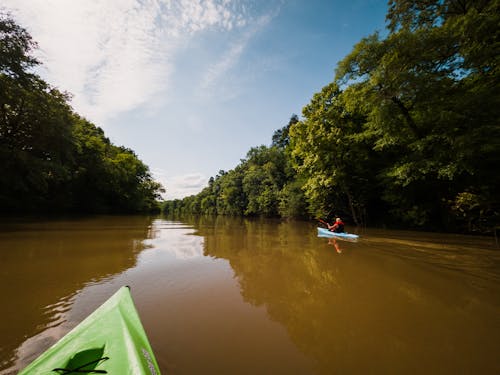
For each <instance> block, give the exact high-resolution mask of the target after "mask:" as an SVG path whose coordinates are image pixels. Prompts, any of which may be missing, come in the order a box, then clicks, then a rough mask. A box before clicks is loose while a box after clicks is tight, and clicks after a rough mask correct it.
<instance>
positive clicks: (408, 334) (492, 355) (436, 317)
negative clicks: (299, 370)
mask: <svg viewBox="0 0 500 375" xmlns="http://www.w3.org/2000/svg"><path fill="white" fill-rule="evenodd" d="M192 224H193V225H194V226H195V228H197V229H198V232H199V234H201V235H203V237H204V238H205V254H207V255H210V256H213V257H216V258H223V259H227V260H228V261H229V263H230V264H231V267H232V269H233V270H234V271H235V274H236V277H237V279H238V282H239V285H240V288H241V294H242V296H243V297H244V299H245V300H246V301H247V302H249V303H251V304H253V305H255V306H265V308H266V311H267V313H268V315H269V317H270V318H271V319H272V320H274V321H278V322H280V323H281V324H282V325H283V326H284V327H286V329H287V331H288V334H289V335H290V337H291V338H292V340H293V342H294V343H295V344H296V345H297V347H298V348H300V350H301V351H302V352H303V353H305V354H306V355H307V356H308V357H310V358H314V359H315V361H316V365H317V367H316V371H318V372H319V373H322V374H331V373H381V374H382V373H383V374H385V373H422V372H423V373H457V372H462V373H494V372H495V371H497V372H498V370H499V369H498V363H497V361H496V358H497V353H496V349H495V348H496V344H495V342H496V341H497V340H498V339H499V338H500V308H499V307H500V298H499V297H500V293H499V287H498V284H496V283H495V282H496V280H497V278H498V275H499V267H498V266H499V264H500V262H499V256H498V254H495V253H492V252H491V250H489V251H486V253H485V252H482V251H481V245H480V246H479V248H478V247H477V245H478V243H479V244H480V243H481V239H480V240H479V242H478V241H476V242H474V246H472V247H471V246H466V245H465V246H464V244H463V243H461V244H460V245H459V246H458V247H457V246H456V245H454V244H453V241H452V243H451V244H450V243H448V245H444V246H441V243H442V242H444V240H443V236H441V238H440V241H438V242H437V243H436V242H433V241H432V240H433V238H432V235H431V236H427V237H424V236H425V234H421V237H420V238H418V239H417V238H414V236H415V234H414V233H413V234H411V235H410V236H408V235H407V234H405V233H397V232H396V233H395V237H393V235H394V233H392V235H391V236H387V235H386V237H385V238H386V239H387V240H386V241H384V240H383V239H382V238H381V237H377V232H376V231H374V232H373V233H370V231H368V232H367V233H366V234H365V235H364V236H363V238H364V239H363V240H362V241H359V242H358V243H350V242H342V244H340V243H339V241H335V240H333V241H325V239H323V238H316V236H315V231H314V229H313V228H312V227H309V226H308V225H304V223H282V222H278V221H276V222H274V223H271V224H269V222H268V223H267V224H266V225H263V224H262V222H259V221H258V220H254V221H251V220H247V221H238V220H237V221H234V220H225V219H218V220H216V222H215V225H214V226H213V227H212V226H210V225H206V224H204V223H203V221H201V222H200V223H196V222H195V221H193V222H192ZM236 233H237V234H236ZM398 235H399V236H400V237H401V238H397V237H398ZM429 237H430V238H429ZM329 246H333V248H334V249H335V252H332V251H328V250H327V249H328V248H329ZM339 253H342V255H343V256H342V257H337V256H334V255H336V254H339ZM444 260H445V261H444ZM444 263H446V264H448V265H449V264H453V267H450V268H448V269H443V268H442V267H443V264H444ZM484 270H487V271H490V272H491V275H487V276H486V278H485V279H484V281H485V284H483V285H482V286H481V287H480V288H478V285H477V284H475V283H474V282H471V281H473V280H474V278H469V277H468V276H469V275H474V274H475V272H476V271H481V272H483V271H484ZM457 271H458V272H457Z"/></svg>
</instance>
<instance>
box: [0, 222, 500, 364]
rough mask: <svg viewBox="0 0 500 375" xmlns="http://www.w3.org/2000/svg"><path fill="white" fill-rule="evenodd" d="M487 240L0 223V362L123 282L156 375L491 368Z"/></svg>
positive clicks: (249, 225) (493, 280)
mask: <svg viewBox="0 0 500 375" xmlns="http://www.w3.org/2000/svg"><path fill="white" fill-rule="evenodd" d="M490 242H491V241H490ZM488 246H489V245H488V240H487V239H481V238H474V239H472V240H471V239H470V238H468V237H463V236H462V237H455V236H448V237H446V236H437V235H431V234H422V233H413V232H395V231H375V230H367V231H365V232H363V233H362V236H361V239H360V240H359V241H358V242H347V241H339V240H338V239H336V241H335V240H334V239H327V238H318V237H317V231H316V227H315V226H314V224H313V223H311V224H308V223H304V222H281V221H278V220H261V219H255V220H244V219H240V218H216V219H213V218H207V217H203V218H188V219H183V220H164V219H160V218H155V219H151V218H138V217H135V218H134V217H127V218H125V217H122V218H120V217H117V218H114V217H113V218H110V217H107V218H103V219H99V218H93V219H80V220H76V219H73V220H69V221H63V220H60V221H54V220H53V221H50V222H33V223H22V224H15V223H14V224H6V225H2V226H1V229H0V261H1V268H0V288H2V289H0V291H1V292H2V293H3V295H4V296H5V297H4V298H5V299H4V301H8V302H9V303H8V304H5V307H3V311H2V319H1V322H0V324H1V325H2V326H1V327H0V329H1V332H2V336H4V337H1V338H0V348H1V351H0V354H1V357H0V360H1V361H2V363H1V367H0V368H7V367H9V366H11V369H12V368H16V366H17V368H19V367H20V366H22V363H26V362H27V361H28V359H30V358H31V357H32V356H35V354H39V352H40V351H41V350H43V348H46V347H47V346H48V345H50V343H52V342H54V341H55V340H56V339H57V338H59V337H61V336H62V335H63V334H64V333H65V332H66V331H67V330H68V329H69V328H71V327H72V326H74V325H75V324H77V323H78V322H79V321H81V320H82V319H83V318H84V317H85V316H87V315H88V314H89V313H90V312H91V311H93V310H94V309H95V307H97V306H98V305H99V304H100V303H101V302H103V301H104V300H105V299H106V298H107V297H109V296H110V295H111V294H113V292H114V291H116V290H117V289H118V288H119V287H120V286H122V285H125V284H126V285H130V286H131V287H132V295H133V297H134V301H135V303H136V306H137V308H138V310H139V315H140V316H141V320H142V322H143V325H144V327H145V329H146V332H148V336H149V339H150V341H151V344H152V346H153V348H154V351H155V353H156V357H157V359H158V362H159V364H160V368H161V369H162V371H163V372H164V373H174V374H198V373H252V374H253V373H287V374H332V373H340V374H352V373H354V374H357V373H370V374H377V373H380V374H387V373H409V374H411V373H440V374H442V373H443V374H452V373H453V374H455V373H500V369H499V368H498V367H499V366H498V361H497V353H496V347H497V342H498V341H499V339H500V286H499V284H500V283H498V281H499V280H500V278H499V275H500V252H495V251H493V250H491V247H488ZM7 322H8V323H7ZM4 332H5V334H4ZM12 353H17V356H18V357H19V358H21V359H22V360H18V362H17V364H14V365H13V366H12V364H13V363H14V361H15V360H16V358H15V355H13V354H12ZM23 361H24V362H23ZM4 373H5V372H2V371H1V370H0V374H4Z"/></svg>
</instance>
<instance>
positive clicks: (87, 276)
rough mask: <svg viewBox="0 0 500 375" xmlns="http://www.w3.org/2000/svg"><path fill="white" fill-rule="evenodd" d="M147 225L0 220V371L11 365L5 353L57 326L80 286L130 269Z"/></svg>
mask: <svg viewBox="0 0 500 375" xmlns="http://www.w3.org/2000/svg"><path fill="white" fill-rule="evenodd" d="M151 223H152V219H150V218H147V217H118V216H117V217H112V218H110V217H102V218H95V217H94V218H80V219H75V218H73V219H71V220H67V219H64V220H61V219H47V220H40V219H36V220H33V221H31V220H26V219H24V220H19V221H16V220H9V221H3V222H2V223H1V226H0V227H1V230H0V265H1V268H0V295H1V296H2V299H3V301H4V303H2V315H1V316H2V319H0V332H1V333H2V340H1V342H2V345H0V368H5V367H8V366H10V365H12V364H13V361H14V360H15V358H14V357H12V356H11V353H12V352H14V350H15V349H16V348H17V347H18V346H20V344H21V343H22V342H23V341H24V340H25V339H26V338H28V337H31V336H33V335H36V334H37V333H39V332H45V331H47V332H50V330H56V329H58V328H57V327H61V324H62V323H63V322H64V321H65V314H66V313H67V312H68V310H69V308H70V307H71V306H72V305H73V303H74V296H75V295H76V294H77V293H78V291H79V290H81V288H82V287H83V286H84V285H87V284H88V283H91V282H100V281H101V280H103V279H105V278H107V277H109V276H111V275H113V274H116V273H120V272H122V271H123V270H124V269H128V268H131V267H133V266H134V264H135V262H136V255H137V254H138V253H139V252H140V251H142V250H143V249H144V248H145V245H144V242H143V240H144V239H145V238H147V237H149V236H151V233H149V231H150V230H151ZM48 336H50V334H49V335H48ZM55 336H57V335H55ZM52 341H53V340H52ZM50 342H51V340H50V339H47V340H46V343H45V344H44V345H45V346H47V345H48V344H50Z"/></svg>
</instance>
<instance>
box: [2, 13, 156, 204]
mask: <svg viewBox="0 0 500 375" xmlns="http://www.w3.org/2000/svg"><path fill="white" fill-rule="evenodd" d="M34 48H36V43H35V42H34V41H33V40H32V38H31V36H30V35H29V34H28V33H27V31H26V30H24V29H23V28H22V27H20V26H18V25H17V24H16V23H15V22H14V21H13V20H12V19H11V18H10V16H9V15H7V14H0V165H1V173H0V211H3V212H26V211H29V212H62V211H79V212H81V211H85V212H117V211H118V212H138V211H147V210H151V209H158V203H157V202H156V200H157V198H159V193H160V192H161V191H162V187H161V185H160V184H158V183H156V182H155V181H154V180H153V179H152V177H151V174H150V172H149V169H148V167H147V166H146V165H144V164H143V163H142V162H141V161H140V160H139V159H138V158H137V156H136V155H135V154H134V152H133V151H132V150H129V149H126V148H123V147H117V146H114V145H112V144H111V143H110V141H109V140H108V139H107V138H106V137H105V136H104V132H103V131H102V130H101V129H100V128H98V127H96V126H95V125H93V124H92V123H90V122H88V121H86V120H85V119H83V118H81V117H80V116H78V115H77V114H75V113H74V112H73V110H72V108H71V106H70V105H69V104H68V103H69V95H68V94H67V93H63V92H60V91H59V90H57V89H55V88H53V87H51V86H50V85H49V84H48V83H46V82H44V81H43V80H42V79H41V78H40V77H39V76H37V75H36V74H34V73H33V72H32V68H34V67H35V66H37V65H38V64H39V62H38V61H37V60H36V59H35V58H34V57H33V56H32V53H33V50H34Z"/></svg>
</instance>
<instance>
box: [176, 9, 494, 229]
mask: <svg viewBox="0 0 500 375" xmlns="http://www.w3.org/2000/svg"><path fill="white" fill-rule="evenodd" d="M387 23H388V34H387V36H386V37H385V38H381V37H380V35H379V34H378V33H375V34H373V35H370V36H368V37H366V38H364V39H362V40H361V41H360V42H359V43H357V44H356V45H355V46H354V48H353V50H352V52H351V53H350V54H349V55H348V56H346V57H345V58H344V59H343V60H342V61H341V62H340V63H339V64H338V66H337V69H336V75H335V79H334V81H333V82H331V83H330V84H328V85H326V86H325V87H324V88H323V89H322V90H321V92H319V93H317V94H315V95H314V96H313V98H312V100H311V102H310V103H309V104H308V105H306V106H305V107H304V109H303V119H302V120H299V119H298V117H297V116H292V118H291V119H290V122H289V123H288V125H287V126H285V127H283V128H281V129H279V130H277V131H276V132H275V133H274V135H273V139H272V144H271V146H270V147H266V146H261V147H259V148H253V149H252V150H250V151H249V153H248V155H247V159H245V160H242V162H241V164H240V165H238V167H237V168H236V169H235V170H234V171H229V172H226V173H225V174H224V175H218V176H217V177H216V178H215V179H214V180H212V181H211V185H210V186H209V187H208V188H206V189H205V190H204V191H202V192H201V193H200V195H199V196H195V197H189V198H186V200H184V201H179V202H177V206H176V208H175V210H177V211H178V212H180V211H183V210H187V211H189V209H188V208H187V207H186V205H185V204H184V202H191V201H197V200H198V199H202V201H203V202H205V205H204V204H198V205H194V206H193V207H195V208H196V209H197V210H198V211H197V213H209V212H210V213H217V214H243V215H267V216H284V217H293V216H308V215H310V216H316V217H317V216H324V217H328V216H332V215H334V214H340V215H342V216H344V217H347V218H348V219H349V220H350V221H352V222H354V223H358V224H360V223H371V224H381V223H385V224H392V225H403V226H407V227H420V228H428V229H440V230H453V231H488V228H491V227H492V226H494V225H498V222H499V218H500V193H499V192H500V174H499V173H498V166H499V165H500V126H499V125H500V124H499V123H498V121H499V119H500V91H499V65H498V64H499V56H500V43H499V33H500V29H499V28H498V25H499V24H500V1H499V0H490V1H488V0H481V1H472V0H464V1H454V0H445V1H441V0H431V1H420V0H391V1H389V8H388V13H387ZM229 186H231V188H232V189H233V190H230V189H229V188H228V187H229ZM229 191H231V193H228V192H229ZM198 197H200V198H198ZM236 197H237V198H236ZM236 199H237V200H236ZM236 201H237V202H238V204H237V205H236V206H237V207H238V209H237V210H227V207H233V203H234V202H236ZM208 202H213V203H210V205H208ZM171 208H172V206H171V205H168V206H167V211H169V212H172V211H171V210H170V209H171ZM208 208H210V209H209V210H208Z"/></svg>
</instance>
